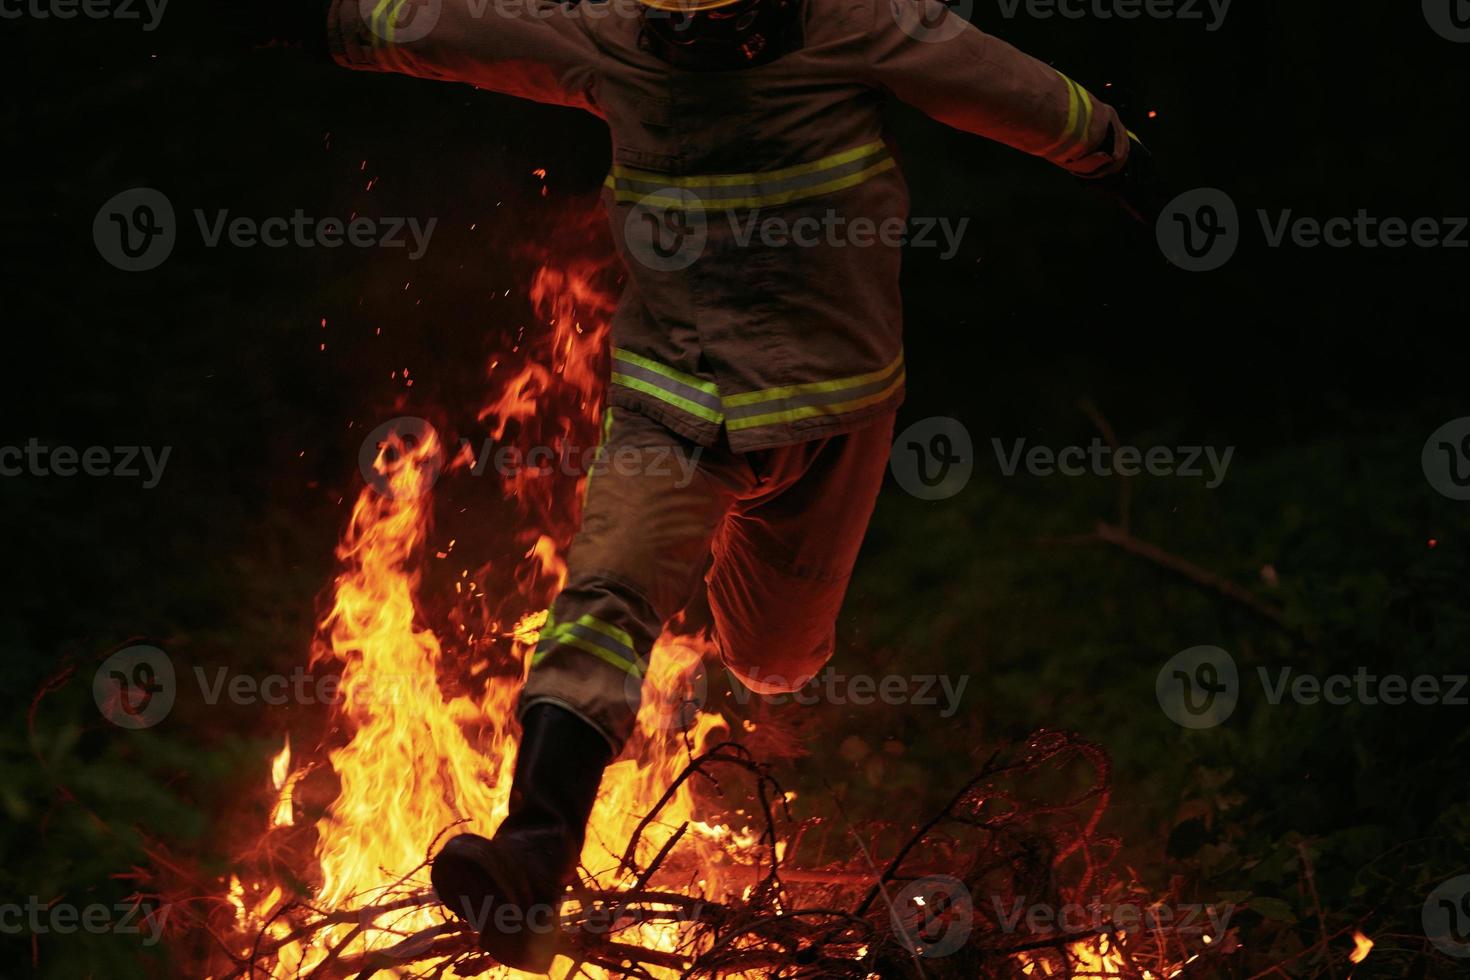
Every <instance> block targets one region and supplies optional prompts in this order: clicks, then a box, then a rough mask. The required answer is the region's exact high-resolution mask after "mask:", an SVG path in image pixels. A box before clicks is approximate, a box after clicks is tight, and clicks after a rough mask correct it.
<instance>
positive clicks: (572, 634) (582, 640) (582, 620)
mask: <svg viewBox="0 0 1470 980" xmlns="http://www.w3.org/2000/svg"><path fill="white" fill-rule="evenodd" d="M559 646H570V647H576V648H577V649H578V650H584V651H586V652H587V653H590V654H592V655H593V656H594V657H597V658H599V659H601V660H605V661H607V662H608V663H610V664H612V665H613V666H614V667H616V668H618V669H619V670H621V671H624V672H625V673H629V674H632V675H633V676H634V677H642V676H643V669H644V665H643V658H642V657H640V656H639V655H638V651H637V650H636V649H634V647H633V638H632V637H631V636H629V635H628V633H627V631H626V630H621V629H618V628H617V627H616V626H613V625H612V624H611V623H604V622H603V621H602V620H600V619H598V618H597V617H596V616H592V615H584V616H578V617H577V618H576V620H575V621H573V622H570V623H557V622H554V620H553V618H552V616H551V614H550V613H548V614H547V617H546V625H545V626H544V627H543V628H542V630H541V638H540V640H539V641H538V642H537V644H536V652H535V654H533V655H532V657H531V669H532V670H534V669H535V668H536V665H537V664H538V663H540V662H541V661H542V660H543V659H545V657H546V655H547V654H548V653H550V652H551V651H552V650H555V649H556V648H557V647H559Z"/></svg>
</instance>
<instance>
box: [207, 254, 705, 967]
mask: <svg viewBox="0 0 1470 980" xmlns="http://www.w3.org/2000/svg"><path fill="white" fill-rule="evenodd" d="M598 272H600V269H598V268H597V267H596V264H595V263H584V264H580V265H579V264H575V263H574V264H571V265H568V266H565V267H556V266H547V267H544V268H542V269H541V270H540V272H539V273H538V274H537V275H536V277H535V280H534V282H533V285H532V298H533V300H534V302H535V304H536V308H537V310H538V312H539V313H540V314H542V315H543V317H544V320H545V322H544V324H543V325H542V329H543V330H544V331H545V332H544V333H543V334H542V335H539V336H533V337H532V338H531V339H529V340H527V341H526V342H525V350H519V349H518V350H517V351H516V353H517V354H520V355H522V360H521V361H520V363H519V364H518V365H517V366H516V368H515V370H514V373H513V374H510V376H509V377H507V378H506V379H505V380H503V381H501V382H499V383H498V384H497V385H496V389H495V391H494V394H493V397H492V398H491V399H490V401H489V403H488V404H487V406H486V407H485V409H484V410H483V411H482V412H481V413H480V419H481V420H482V421H483V420H487V419H493V420H494V426H493V428H492V431H491V435H492V438H493V439H495V440H496V441H497V442H498V441H499V440H501V439H503V438H506V437H507V434H508V433H513V430H517V429H524V428H525V427H527V425H528V424H529V425H530V426H531V429H532V431H535V432H537V433H538V438H539V439H541V440H543V444H551V445H555V444H556V442H557V440H568V441H570V440H571V439H572V438H573V436H574V435H575V434H577V433H579V432H580V433H588V432H592V431H595V430H596V425H597V420H598V417H599V415H600V410H601V402H602V390H601V389H602V381H601V372H600V371H599V365H600V363H601V361H602V359H603V358H604V357H605V356H606V354H605V349H604V348H605V338H606V334H607V329H608V315H609V313H610V310H611V302H610V299H609V297H608V296H607V295H606V294H605V293H603V292H602V291H601V290H600V289H599V287H598V286H597V284H596V279H597V273H598ZM504 367H505V365H503V364H502V363H500V361H498V360H497V361H496V362H494V363H492V364H491V372H490V373H491V378H492V382H494V381H495V379H496V375H497V373H509V372H501V369H502V368H504ZM552 395H555V396H556V397H557V399H558V400H559V401H560V402H561V403H563V404H571V405H573V406H575V409H576V411H574V412H569V413H561V414H560V415H559V414H558V413H556V412H548V411H547V404H548V400H549V398H550V397H551V396H552ZM541 423H545V424H550V425H552V426H553V427H554V430H553V431H552V432H549V433H548V432H546V431H545V430H544V428H543V427H542V426H541V425H540V424H541ZM444 449H445V447H444V446H442V445H441V444H440V443H439V441H438V436H437V434H436V433H435V432H434V431H433V430H432V428H430V429H428V430H427V431H426V432H424V433H422V434H421V438H420V439H419V440H418V441H417V442H416V443H410V442H409V441H407V440H405V439H401V438H398V437H396V436H394V437H390V438H389V440H388V444H387V445H384V446H382V447H381V448H380V451H379V454H378V458H377V461H376V463H375V467H376V469H377V471H378V473H379V475H380V477H381V479H382V481H383V483H384V484H386V488H387V490H388V492H386V493H383V492H379V491H380V490H381V489H383V484H380V486H379V487H378V488H376V489H375V488H374V487H371V486H365V487H364V488H363V489H362V491H361V492H360V493H359V495H358V498H357V501H356V503H355V505H354V507H353V510H352V515H351V519H350V520H349V522H348V526H347V529H346V531H345V532H344V534H343V536H342V540H341V542H340V544H339V547H338V550H337V556H338V559H339V562H340V568H341V571H340V573H339V574H338V576H337V578H336V582H335V585H334V589H333V603H332V606H331V609H330V611H329V612H328V613H327V614H326V616H325V618H324V619H323V621H322V624H321V635H322V637H323V639H322V640H321V641H320V642H319V643H318V645H317V648H316V649H315V650H314V652H313V655H312V664H313V666H316V665H321V664H327V665H330V666H331V667H333V668H335V669H337V670H339V671H340V677H341V681H340V687H339V695H340V700H339V703H338V704H337V705H336V707H335V712H336V718H335V722H336V724H337V725H339V726H340V728H341V729H342V730H343V731H344V732H345V733H346V739H345V742H343V744H340V745H339V746H337V747H336V748H333V749H331V750H330V751H329V752H328V753H327V760H326V761H327V763H328V764H329V765H330V767H331V770H332V772H334V773H335V775H336V777H337V780H338V782H339V784H340V789H339V791H338V793H337V796H336V799H335V800H334V801H333V802H332V803H331V805H330V807H329V808H328V810H327V813H326V815H325V817H323V818H322V819H321V820H320V821H319V822H318V823H317V825H316V831H317V845H316V855H315V856H316V861H317V865H318V867H317V869H316V871H317V873H316V874H315V875H314V876H309V877H310V878H311V880H314V881H316V882H318V884H317V885H316V887H315V889H314V892H313V894H312V895H311V896H310V905H311V907H312V908H315V909H318V910H334V909H347V908H368V909H372V908H373V907H374V906H375V905H376V904H377V903H378V902H379V901H380V900H381V899H382V897H383V896H384V895H385V894H386V892H387V891H388V889H390V888H392V887H393V886H394V885H395V884H396V883H398V882H401V881H402V880H403V879H404V878H405V877H406V876H410V875H414V878H413V882H414V884H416V885H420V886H421V887H422V888H423V889H427V887H428V884H427V873H426V870H425V869H424V867H423V864H424V861H425V858H426V857H428V856H430V855H431V853H432V852H433V850H434V849H435V848H436V846H437V845H436V842H437V841H441V840H442V839H444V838H445V837H446V836H447V835H448V834H452V833H456V832H460V831H473V832H476V833H480V834H484V835H486V836H488V835H490V834H492V833H493V832H494V830H495V828H496V826H498V824H499V822H500V821H501V819H502V818H503V817H504V816H505V813H506V807H507V797H508V794H509V788H510V779H511V771H512V766H513V763H514V758H515V739H516V734H517V733H516V732H515V731H514V730H513V726H512V720H513V718H514V701H515V697H516V694H517V692H518V691H519V688H520V684H521V678H522V676H523V671H524V666H525V664H527V663H528V662H529V653H530V651H531V649H532V648H533V647H534V644H535V642H536V636H537V630H538V628H539V627H540V625H541V623H542V621H543V620H544V617H545V613H544V611H541V612H526V611H524V610H534V609H538V608H541V609H544V606H545V605H546V603H547V602H548V600H549V598H550V597H551V595H553V594H554V592H555V590H556V589H557V588H558V587H559V586H560V584H561V582H562V580H563V579H564V577H565V564H564V561H563V558H562V553H563V551H564V549H565V545H566V542H567V541H569V540H570V536H571V533H572V531H573V529H574V523H573V521H574V517H573V516H571V515H572V510H571V509H570V508H569V506H568V504H567V499H568V498H571V497H576V498H579V497H580V494H579V488H578V487H574V486H569V485H567V483H568V482H569V481H562V482H561V483H558V482H556V481H552V480H548V479H545V478H538V477H537V476H535V475H534V474H528V473H525V472H517V473H515V474H513V475H512V476H510V477H508V478H506V480H505V485H504V487H503V490H504V492H505V493H506V495H507V496H508V497H510V498H511V499H513V500H515V501H516V502H517V507H518V511H519V512H520V514H521V515H522V516H523V517H524V518H525V519H526V521H527V524H528V525H529V526H530V527H531V528H532V529H533V531H532V532H528V533H530V534H531V537H530V540H529V543H528V547H527V548H526V550H525V552H524V554H523V555H522V556H521V559H520V561H519V563H518V564H517V566H516V568H515V575H514V578H515V581H516V582H517V583H518V585H519V591H520V595H519V596H517V597H514V598H515V600H516V601H514V602H504V603H502V605H503V606H504V607H509V608H514V607H515V606H516V605H517V604H518V605H519V606H520V608H521V609H522V612H521V614H520V615H519V616H518V617H517V618H516V619H515V620H514V621H513V622H510V623H507V624H502V623H500V622H492V623H491V624H490V630H491V631H498V632H499V633H500V634H501V635H502V636H504V637H508V638H509V647H510V650H511V655H512V656H513V658H514V663H513V664H496V665H490V664H474V665H471V669H470V670H469V671H468V676H483V677H486V678H487V680H486V681H485V683H484V685H483V689H481V690H473V689H469V687H467V686H461V685H459V684H456V683H453V682H452V681H451V680H450V678H451V676H461V674H460V672H461V671H462V670H463V667H464V665H463V664H458V665H452V664H449V663H447V662H446V661H447V659H448V658H446V654H445V645H444V643H443V642H442V641H441V637H440V636H438V635H436V633H435V631H434V630H433V629H431V628H430V627H429V626H428V625H426V616H425V614H424V612H423V608H422V606H421V604H420V599H421V594H420V593H421V587H422V585H423V573H424V568H425V566H424V559H425V554H426V552H427V544H428V542H429V539H430V535H431V532H432V527H433V516H434V515H433V502H434V494H433V492H432V485H433V482H434V480H435V479H436V478H437V476H438V462H439V460H441V459H442V458H444ZM466 462H467V461H466V460H462V459H457V460H452V461H451V463H450V466H449V472H450V473H453V472H454V471H455V469H456V468H458V467H460V466H462V465H464V464H465V463H466ZM578 482H580V481H578ZM538 521H539V522H540V527H539V530H538V529H536V527H537V523H538ZM555 521H559V522H560V526H549V523H548V522H555ZM485 571H486V569H481V570H479V571H478V572H477V573H475V575H474V578H471V577H470V573H469V572H468V571H466V573H465V574H464V575H463V576H462V582H461V583H458V584H457V586H456V590H457V591H459V592H460V593H461V594H462V595H466V596H469V597H475V596H478V595H480V594H481V593H480V590H479V589H478V588H477V586H476V584H475V581H476V580H483V578H484V575H483V573H484V572H485ZM469 639H470V640H471V641H472V640H473V639H475V638H474V637H473V636H471V637H469ZM700 653H701V651H699V650H697V649H693V648H691V647H690V646H689V644H688V643H687V642H675V641H674V639H673V638H672V637H669V636H665V637H664V638H662V639H661V640H660V643H659V650H658V653H657V654H656V655H655V656H654V658H653V664H652V670H651V672H650V674H649V676H648V679H647V682H646V683H647V686H646V688H645V703H644V706H643V710H642V712H641V714H640V718H639V736H641V737H639V736H635V740H634V744H633V746H632V747H631V749H630V751H629V752H628V753H625V755H624V757H623V758H622V759H621V761H618V762H616V763H614V764H613V765H612V766H611V767H610V768H609V769H608V772H607V774H606V776H605V778H604V780H603V784H602V791H601V794H600V796H599V799H598V803H597V806H596V809H595V810H594V813H593V816H592V820H591V823H590V826H589V833H588V839H587V845H586V848H585V849H584V852H583V855H582V862H583V866H584V867H585V868H586V869H588V871H589V872H590V873H592V874H593V875H594V876H597V878H598V884H599V886H601V887H605V888H615V887H618V886H620V885H626V884H631V883H632V882H631V878H627V877H626V876H625V877H624V878H620V877H619V876H618V874H617V859H618V857H620V856H621V848H622V846H623V842H625V841H627V840H628V839H629V838H630V837H631V835H632V833H633V831H634V829H635V827H636V826H637V824H638V822H639V820H640V819H641V816H642V815H643V814H645V813H647V812H648V811H649V810H650V809H652V808H653V806H654V804H655V803H656V801H657V800H658V799H659V798H660V797H661V796H662V794H663V793H664V791H665V789H666V788H667V787H668V785H669V784H670V783H671V782H672V781H673V779H674V777H675V776H676V775H677V774H678V772H679V771H680V770H681V769H682V768H683V766H684V764H685V763H686V762H687V755H686V747H685V745H684V743H683V741H682V740H681V739H680V738H678V737H676V736H677V734H678V733H677V732H671V731H669V730H668V729H669V725H668V724H667V723H666V721H665V716H664V715H663V714H662V713H663V712H666V711H668V710H669V706H670V703H671V702H677V701H679V700H680V693H679V692H682V691H683V690H684V689H685V687H686V682H687V678H688V677H689V675H690V674H691V673H692V672H694V671H696V670H698V669H699V668H700ZM492 666H494V667H497V668H500V669H494V670H492V669H489V668H490V667H492ZM447 667H453V668H454V669H453V670H447V669H446V668H447ZM507 668H518V669H507ZM722 726H723V722H722V721H721V720H720V718H719V716H717V715H715V714H710V713H704V712H699V713H697V714H695V715H694V716H693V719H692V725H691V727H690V730H689V731H688V738H689V744H690V745H691V746H693V747H694V748H695V750H696V751H698V748H699V747H700V746H702V745H704V744H705V743H706V741H707V740H708V739H709V737H710V736H711V734H712V733H714V732H715V731H716V730H717V729H720V728H721V727H722ZM308 769H309V767H307V766H303V767H300V768H296V769H293V768H292V754H291V746H290V741H289V738H288V739H287V741H286V744H285V746H284V747H283V748H282V750H281V752H280V754H279V755H277V756H276V757H275V759H274V760H273V762H272V766H271V786H272V788H273V790H274V791H275V793H276V799H275V804H274V806H273V808H272V811H271V818H270V826H271V827H289V826H291V825H292V824H293V822H294V812H295V809H294V801H293V795H294V793H295V790H296V788H297V786H298V784H299V781H300V780H301V779H302V777H303V776H304V775H305V774H306V773H307V772H308ZM663 816H664V819H663V820H661V826H656V827H650V828H648V829H647V830H646V831H645V833H644V835H643V846H644V848H645V849H647V850H649V851H650V852H653V851H656V849H657V848H658V847H660V846H661V845H662V844H663V843H664V842H665V841H666V840H667V839H668V838H669V836H670V835H671V834H672V833H673V831H674V829H675V828H676V827H678V826H679V825H680V824H682V823H684V822H685V821H691V828H692V829H694V830H695V832H696V835H698V834H699V833H701V832H702V833H703V835H704V836H706V837H708V838H709V839H710V840H711V841H712V842H713V841H715V840H717V839H722V838H723V839H725V840H726V842H727V843H728V838H729V837H730V833H729V830H728V828H723V827H710V826H708V825H706V824H703V823H698V822H693V821H694V820H695V812H694V805H693V800H692V798H691V797H690V795H689V791H688V788H687V786H685V787H681V788H680V791H679V794H678V796H677V797H676V798H675V799H674V800H673V801H672V802H671V804H670V805H669V806H667V807H666V808H665V810H664V812H663ZM696 843H698V842H697V841H696ZM650 856H651V853H640V854H639V855H638V857H639V858H640V859H642V860H645V861H646V860H647V859H648V858H649V857H650ZM709 878H710V876H709V875H706V877H705V880H704V881H702V882H701V884H702V885H703V886H705V887H706V888H709V889H714V888H717V887H718V885H719V883H718V882H715V881H711V880H709ZM228 899H229V901H230V903H231V904H232V906H233V907H234V909H235V911H236V918H237V924H238V925H239V926H240V929H241V934H242V935H251V934H254V933H258V932H260V931H262V930H263V931H264V938H265V939H266V940H268V941H272V942H275V943H278V944H279V945H278V947H277V948H276V949H275V951H274V954H273V956H272V957H270V963H269V967H270V971H271V972H270V974H269V975H271V976H276V977H294V976H304V975H306V974H308V973H309V972H310V971H312V970H313V969H315V968H317V967H318V966H321V965H322V964H323V963H324V962H326V961H327V960H328V959H329V957H332V956H336V957H337V958H339V959H346V958H350V957H354V956H360V955H362V954H364V953H368V952H371V951H382V950H386V949H389V948H391V947H393V946H395V945H396V944H398V943H400V942H402V941H403V940H404V939H405V937H407V936H410V935H413V934H414V933H418V932H421V931H423V930H434V929H435V928H436V927H440V926H442V925H443V924H444V923H445V922H446V916H445V914H444V913H443V912H442V911H440V910H438V909H437V908H432V909H431V908H423V907H415V908H412V909H408V910H398V911H383V912H382V913H380V914H377V915H373V914H372V913H371V912H369V913H365V916H366V918H365V919H364V920H363V921H358V922H343V923H341V924H338V925H333V926H331V927H329V928H327V929H324V930H321V931H319V932H316V933H315V934H313V935H311V936H309V937H301V938H297V937H294V936H293V929H294V928H295V926H294V925H293V924H292V923H291V922H290V921H289V920H288V918H287V917H286V916H284V915H282V914H281V913H282V911H283V906H284V905H285V904H286V903H288V902H290V901H293V900H297V901H299V900H300V898H299V896H291V895H289V894H288V893H287V892H286V890H285V889H283V888H282V887H281V886H280V885H279V884H277V883H274V882H265V881H257V882H248V883H242V882H241V881H240V880H239V879H238V878H236V879H234V880H232V882H231V887H230V893H229V896H228ZM640 928H642V929H643V931H644V934H643V935H642V936H640V937H639V941H640V942H641V943H642V944H644V945H645V946H647V947H648V948H652V949H666V950H674V949H676V948H677V944H678V941H679V938H680V936H679V930H678V927H675V926H669V925H664V926H658V927H655V926H652V925H644V926H642V927H640ZM337 947H340V949H337ZM334 949H335V950H336V951H335V953H334V952H333V951H334ZM240 952H241V953H242V954H243V953H247V952H249V951H248V950H246V949H242V950H241V951H240ZM566 966H567V961H565V960H559V961H558V969H559V970H564V969H565V968H566ZM498 975H511V974H510V973H509V971H500V973H499V974H498Z"/></svg>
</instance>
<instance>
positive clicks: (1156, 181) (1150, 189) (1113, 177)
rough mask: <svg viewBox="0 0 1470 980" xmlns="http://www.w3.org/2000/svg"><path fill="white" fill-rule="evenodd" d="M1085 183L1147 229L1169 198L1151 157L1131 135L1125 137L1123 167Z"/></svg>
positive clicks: (1157, 217) (1157, 218) (1144, 147)
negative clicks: (1125, 153)
mask: <svg viewBox="0 0 1470 980" xmlns="http://www.w3.org/2000/svg"><path fill="white" fill-rule="evenodd" d="M1087 183H1088V184H1090V185H1091V186H1093V187H1096V188H1097V189H1098V190H1100V191H1102V192H1103V193H1104V194H1106V195H1108V196H1109V197H1111V198H1112V199H1113V200H1115V201H1117V202H1118V204H1119V205H1121V206H1122V208H1123V210H1124V211H1126V212H1128V214H1129V216H1130V217H1132V218H1133V219H1134V220H1135V221H1138V222H1140V223H1142V224H1146V225H1149V226H1152V225H1153V224H1154V223H1155V222H1156V221H1158V220H1159V215H1160V214H1161V213H1162V212H1163V210H1164V207H1165V206H1166V205H1167V204H1168V203H1169V200H1170V197H1171V195H1170V194H1169V193H1168V191H1167V190H1166V189H1165V186H1164V181H1163V180H1162V179H1161V178H1160V177H1159V174H1158V170H1157V169H1156V168H1155V167H1154V157H1153V154H1152V153H1150V152H1149V151H1148V147H1146V146H1144V145H1143V143H1142V142H1140V141H1139V139H1138V137H1137V136H1134V135H1133V134H1132V133H1129V134H1128V159H1127V160H1126V161H1124V163H1123V166H1122V167H1121V168H1119V169H1118V170H1115V171H1113V172H1112V173H1110V174H1108V175H1107V176H1105V177H1093V178H1091V179H1089V180H1087Z"/></svg>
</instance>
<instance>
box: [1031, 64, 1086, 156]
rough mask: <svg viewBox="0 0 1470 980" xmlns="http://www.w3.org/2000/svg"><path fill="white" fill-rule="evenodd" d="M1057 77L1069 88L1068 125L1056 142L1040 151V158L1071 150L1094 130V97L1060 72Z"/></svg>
mask: <svg viewBox="0 0 1470 980" xmlns="http://www.w3.org/2000/svg"><path fill="white" fill-rule="evenodd" d="M1052 70H1053V71H1056V69H1052ZM1057 77H1058V78H1060V79H1061V80H1062V84H1064V85H1066V87H1067V123H1066V125H1065V126H1064V127H1062V133H1061V135H1060V136H1058V137H1057V140H1056V142H1055V143H1052V144H1051V145H1050V146H1048V147H1047V148H1046V149H1044V150H1041V151H1039V153H1038V154H1037V155H1038V156H1044V157H1050V156H1054V155H1055V154H1057V153H1059V152H1061V151H1063V150H1067V149H1070V148H1071V147H1072V146H1073V145H1074V144H1076V143H1078V142H1081V141H1083V140H1085V139H1086V138H1087V132H1088V130H1089V129H1091V128H1092V111H1093V110H1092V96H1091V95H1090V94H1089V93H1088V91H1087V89H1085V88H1083V87H1082V86H1081V85H1078V84H1077V83H1076V82H1074V81H1072V80H1071V79H1070V78H1068V77H1067V76H1066V75H1064V74H1062V73H1061V72H1059V71H1058V72H1057Z"/></svg>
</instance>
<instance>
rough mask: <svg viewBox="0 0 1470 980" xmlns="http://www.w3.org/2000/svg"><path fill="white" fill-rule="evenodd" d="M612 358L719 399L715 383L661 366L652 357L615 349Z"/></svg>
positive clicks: (718, 390)
mask: <svg viewBox="0 0 1470 980" xmlns="http://www.w3.org/2000/svg"><path fill="white" fill-rule="evenodd" d="M612 356H613V360H615V361H627V362H628V363H629V364H636V365H638V366H639V367H641V368H644V369H646V370H649V371H652V372H654V373H655V374H662V375H663V376H664V377H666V378H672V379H673V380H675V381H677V382H679V383H680V384H682V385H688V386H689V387H691V388H698V389H699V390H700V391H702V392H704V393H705V394H709V395H714V396H716V397H719V394H720V389H718V388H716V387H715V386H714V384H713V383H711V382H709V381H705V380H703V379H701V378H696V377H695V376H694V375H692V374H685V373H684V372H683V371H676V370H674V369H673V368H671V367H669V366H668V365H666V364H660V363H659V362H658V361H655V360H654V359H653V358H651V357H644V356H643V355H642V354H635V353H633V352H632V351H630V350H625V349H624V348H622V347H614V348H613V355H612Z"/></svg>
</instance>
